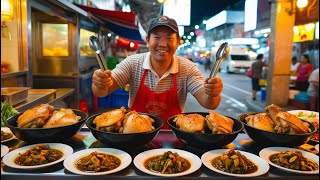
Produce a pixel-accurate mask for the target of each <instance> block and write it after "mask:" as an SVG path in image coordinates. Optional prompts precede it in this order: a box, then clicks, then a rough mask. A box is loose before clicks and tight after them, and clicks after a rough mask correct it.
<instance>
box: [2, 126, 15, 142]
mask: <svg viewBox="0 0 320 180" xmlns="http://www.w3.org/2000/svg"><path fill="white" fill-rule="evenodd" d="M1 131H3V132H5V133H11V134H12V137H11V138H9V139H6V140H3V141H1V143H4V142H7V141H10V140H12V139H14V138H16V137H15V136H14V134H13V133H12V132H11V130H10V129H9V128H7V127H1Z"/></svg>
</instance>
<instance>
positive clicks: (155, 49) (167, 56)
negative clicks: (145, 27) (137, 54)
mask: <svg viewBox="0 0 320 180" xmlns="http://www.w3.org/2000/svg"><path fill="white" fill-rule="evenodd" d="M177 36H178V35H177V33H175V32H174V31H173V30H172V29H171V28H169V27H167V26H158V27H155V28H154V29H152V31H151V33H150V37H147V45H148V47H149V50H150V53H151V59H152V60H155V61H171V59H172V58H173V55H174V54H175V52H176V50H177V48H178V46H179V42H180V39H179V37H177Z"/></svg>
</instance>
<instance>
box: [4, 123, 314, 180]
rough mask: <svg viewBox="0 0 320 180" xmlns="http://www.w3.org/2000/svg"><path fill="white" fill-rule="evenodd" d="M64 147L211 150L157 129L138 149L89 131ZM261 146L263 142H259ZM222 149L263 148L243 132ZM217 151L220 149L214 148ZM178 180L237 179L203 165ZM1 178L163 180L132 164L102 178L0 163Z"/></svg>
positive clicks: (282, 175)
mask: <svg viewBox="0 0 320 180" xmlns="http://www.w3.org/2000/svg"><path fill="white" fill-rule="evenodd" d="M61 143H64V144H67V145H70V146H71V147H72V148H73V149H74V152H77V151H80V150H83V149H87V148H117V149H121V150H123V151H126V152H127V153H129V154H130V155H131V157H132V161H133V159H134V157H135V156H136V155H138V154H139V153H141V152H143V151H146V150H150V149H156V148H176V149H182V150H185V151H189V152H191V153H194V154H195V155H197V156H199V157H201V155H202V154H204V153H205V152H207V151H209V150H212V149H204V148H195V147H191V146H189V145H188V144H186V143H184V142H182V141H180V140H179V139H177V138H176V136H175V135H174V133H173V132H172V131H171V130H160V131H159V133H158V135H157V136H156V137H155V138H154V139H153V140H152V141H151V142H150V143H148V144H146V145H144V146H140V147H126V146H125V145H124V146H123V147H112V146H108V145H106V144H102V143H101V142H99V141H98V140H97V139H95V137H94V136H93V135H92V134H91V132H90V130H89V129H88V128H85V127H84V128H82V129H81V131H79V132H78V133H77V134H76V135H75V136H73V137H72V138H70V139H67V140H65V141H64V142H61ZM261 143H263V142H261ZM4 144H5V145H6V146H8V147H9V149H10V151H12V150H14V149H16V148H19V147H22V146H26V145H30V144H28V143H27V142H24V141H21V140H19V139H14V140H11V141H8V142H6V143H4ZM222 148H234V149H236V150H241V151H246V152H250V153H253V154H255V155H258V154H259V151H260V150H261V149H263V148H264V147H262V146H261V145H260V144H258V143H257V142H255V141H253V140H252V139H250V138H249V136H248V135H247V134H245V133H240V134H239V135H238V136H237V138H236V139H235V140H234V141H233V142H232V143H230V144H228V145H226V146H224V147H222ZM217 149H220V148H217ZM176 178H179V179H240V178H238V177H232V176H226V175H223V174H219V173H216V172H214V171H211V170H210V169H208V168H206V167H205V166H204V165H202V166H201V168H200V169H199V170H197V171H196V172H194V173H192V174H189V175H186V176H181V177H176ZM318 178H319V174H317V175H305V174H303V175H301V174H295V173H288V172H285V171H282V170H279V169H277V168H274V167H273V166H270V169H269V172H267V173H266V174H264V175H262V176H259V177H251V178H250V179H306V180H307V179H318ZM1 179H10V180H11V179H12V180H17V179H24V180H25V179H30V180H31V179H32V180H49V179H50V180H51V179H59V180H60V179H61V180H64V179H67V180H69V179H71V180H73V179H94V180H96V179H164V177H157V176H152V175H149V174H145V173H144V172H142V171H140V170H139V169H137V168H136V167H135V166H134V164H133V162H132V163H131V164H130V165H129V166H128V167H127V168H125V169H124V170H122V171H119V172H117V173H114V174H109V175H102V176H82V175H77V174H73V173H71V172H69V171H68V170H66V169H65V168H64V166H63V162H61V163H58V164H56V165H53V166H50V167H47V168H43V169H36V170H19V169H13V168H10V167H8V166H5V165H4V164H3V163H2V162H1Z"/></svg>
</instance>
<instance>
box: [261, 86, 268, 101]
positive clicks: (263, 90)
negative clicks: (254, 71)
mask: <svg viewBox="0 0 320 180" xmlns="http://www.w3.org/2000/svg"><path fill="white" fill-rule="evenodd" d="M266 96H267V90H266V88H261V92H260V98H261V101H265V100H266Z"/></svg>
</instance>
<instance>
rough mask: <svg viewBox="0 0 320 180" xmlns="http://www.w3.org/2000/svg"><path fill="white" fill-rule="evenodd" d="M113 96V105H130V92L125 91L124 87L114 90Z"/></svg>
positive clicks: (117, 106)
mask: <svg viewBox="0 0 320 180" xmlns="http://www.w3.org/2000/svg"><path fill="white" fill-rule="evenodd" d="M111 98H112V100H111V107H113V108H119V107H121V106H124V107H128V101H129V92H127V91H125V90H124V89H118V90H116V91H115V92H113V93H112V96H111Z"/></svg>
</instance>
